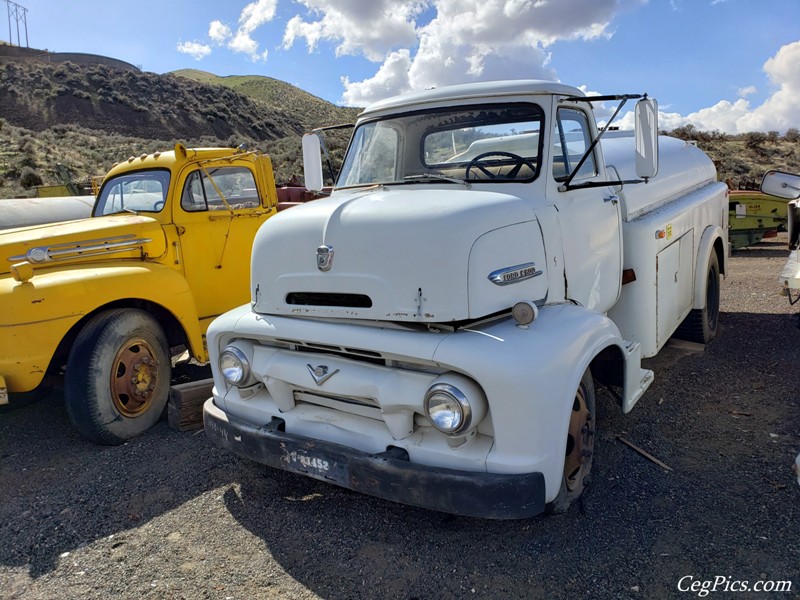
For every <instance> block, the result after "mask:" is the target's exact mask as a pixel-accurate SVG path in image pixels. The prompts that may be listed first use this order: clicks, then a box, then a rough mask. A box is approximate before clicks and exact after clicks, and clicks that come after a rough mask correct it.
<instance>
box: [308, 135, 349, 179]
mask: <svg viewBox="0 0 800 600" xmlns="http://www.w3.org/2000/svg"><path fill="white" fill-rule="evenodd" d="M355 126H356V124H355V123H341V124H339V125H328V126H326V127H317V128H315V129H312V130H311V133H316V134H317V137H318V138H319V145H320V147H321V148H322V154H323V155H324V156H325V164H326V165H327V166H328V173H329V174H330V176H331V182H332V183H333V184H334V185H335V184H336V177H337V176H338V173H334V172H333V162H332V161H331V155H330V153H329V152H328V147H327V145H326V144H325V136H324V134H323V133H324V132H325V131H331V130H335V129H352V128H353V127H355Z"/></svg>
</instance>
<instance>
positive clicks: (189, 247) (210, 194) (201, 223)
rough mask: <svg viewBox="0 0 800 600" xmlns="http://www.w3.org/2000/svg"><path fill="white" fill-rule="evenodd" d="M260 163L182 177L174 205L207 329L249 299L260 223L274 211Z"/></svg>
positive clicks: (187, 271)
mask: <svg viewBox="0 0 800 600" xmlns="http://www.w3.org/2000/svg"><path fill="white" fill-rule="evenodd" d="M256 164H258V163H256V162H252V161H249V162H243V161H242V162H238V163H235V164H230V163H225V164H223V165H219V163H217V164H216V165H208V166H205V167H201V168H195V169H193V170H191V171H190V172H188V173H186V174H184V176H182V180H181V181H179V182H178V183H179V184H180V186H181V187H180V188H179V189H180V194H181V196H180V202H176V203H175V205H174V209H173V210H174V213H173V214H174V223H175V225H176V227H177V230H178V235H179V240H180V248H179V255H180V261H181V263H182V265H183V270H184V274H185V276H186V279H187V280H188V282H189V286H190V288H191V289H192V291H193V292H194V295H195V299H196V303H197V313H198V315H199V316H200V320H201V323H202V329H203V330H205V328H206V326H207V324H208V322H209V321H210V320H211V319H213V318H214V317H216V316H218V315H220V314H222V313H223V312H225V311H227V310H230V309H231V308H234V307H236V306H239V305H241V304H244V303H246V302H247V301H248V300H249V298H250V292H249V290H250V287H249V279H250V250H251V247H252V243H253V237H254V236H255V234H256V231H257V230H258V228H259V226H260V225H261V223H263V222H264V220H265V219H266V218H267V217H268V216H270V215H271V214H273V213H274V212H275V208H274V207H272V206H268V204H269V201H268V200H267V199H268V198H271V196H272V195H273V194H272V193H269V191H268V190H266V189H259V186H261V187H265V186H266V185H268V183H267V182H264V181H263V178H261V177H258V176H257V175H256V173H255V172H254V166H255V165H256Z"/></svg>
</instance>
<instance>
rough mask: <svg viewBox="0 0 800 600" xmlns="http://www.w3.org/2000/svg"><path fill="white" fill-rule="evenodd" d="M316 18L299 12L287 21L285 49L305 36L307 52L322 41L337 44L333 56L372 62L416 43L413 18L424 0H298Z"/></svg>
mask: <svg viewBox="0 0 800 600" xmlns="http://www.w3.org/2000/svg"><path fill="white" fill-rule="evenodd" d="M297 2H298V4H302V5H303V6H305V7H306V9H308V12H309V13H311V14H312V15H315V16H318V17H319V18H318V19H317V20H313V21H307V20H304V19H303V17H301V16H300V15H296V16H294V17H292V19H290V20H289V22H288V23H287V25H286V31H285V33H284V37H283V46H284V48H291V47H292V46H293V45H294V43H295V42H296V41H297V40H298V39H300V38H304V39H305V41H306V45H307V47H308V50H309V51H313V50H315V49H316V48H317V46H318V45H319V43H320V42H321V41H327V42H330V43H333V44H335V45H336V55H337V56H344V55H348V54H350V55H356V54H363V55H364V56H365V57H366V58H367V59H369V60H371V61H373V62H379V61H381V60H383V59H384V57H385V56H386V55H387V53H388V52H390V51H391V50H393V49H396V48H399V47H410V46H413V45H415V44H416V41H417V37H416V23H415V17H416V16H417V15H418V14H419V13H420V12H421V11H422V10H423V8H424V7H425V5H426V4H427V0H371V1H369V2H364V0H297Z"/></svg>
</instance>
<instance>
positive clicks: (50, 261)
mask: <svg viewBox="0 0 800 600" xmlns="http://www.w3.org/2000/svg"><path fill="white" fill-rule="evenodd" d="M166 249H167V242H166V238H165V236H164V231H163V229H162V227H161V224H160V223H159V222H158V221H156V220H155V219H153V218H151V217H145V216H141V215H131V214H125V215H109V216H105V217H95V218H88V219H81V220H79V221H69V222H62V223H50V224H47V225H36V226H32V227H20V228H18V229H8V230H6V231H2V232H0V273H2V274H5V273H9V272H10V267H11V265H13V264H16V263H20V262H28V263H30V264H31V265H32V266H33V267H34V269H37V268H50V267H55V266H59V265H63V264H78V263H87V262H92V261H98V260H106V259H107V258H110V259H124V258H128V259H139V260H143V259H145V258H148V257H149V258H156V257H159V256H162V255H163V254H164V253H165V252H166Z"/></svg>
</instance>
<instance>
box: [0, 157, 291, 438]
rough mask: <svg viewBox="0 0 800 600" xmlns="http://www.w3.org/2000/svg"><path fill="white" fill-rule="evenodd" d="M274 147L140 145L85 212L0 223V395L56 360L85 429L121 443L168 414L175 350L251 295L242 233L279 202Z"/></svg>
mask: <svg viewBox="0 0 800 600" xmlns="http://www.w3.org/2000/svg"><path fill="white" fill-rule="evenodd" d="M277 203H278V202H277V196H276V190H275V182H274V180H273V175H272V167H271V163H270V160H269V157H268V156H266V155H262V154H261V153H260V152H258V151H246V150H244V149H232V148H201V149H187V148H185V147H184V146H183V145H182V144H177V145H176V146H175V148H174V149H173V150H172V151H167V152H155V153H153V154H143V155H141V156H138V157H130V158H129V159H127V160H125V161H122V162H120V163H118V164H116V165H115V166H114V167H113V168H112V169H111V170H110V171H109V172H108V174H107V175H106V176H105V178H104V180H103V183H102V186H101V188H100V190H99V194H98V196H97V199H96V202H95V204H94V208H93V209H92V216H91V217H90V218H85V219H79V220H72V221H68V222H53V223H47V224H42V225H37V226H31V227H21V228H15V229H9V230H5V231H3V232H1V233H0V252H1V253H2V262H3V263H4V267H3V268H2V269H0V307H2V309H0V313H2V315H3V316H2V317H0V348H2V353H1V354H0V402H4V401H6V402H7V401H8V399H9V394H10V399H11V400H12V401H13V400H14V398H15V397H16V396H17V394H19V395H22V394H29V393H31V392H35V391H37V390H42V389H47V387H48V386H49V385H51V384H52V383H53V381H54V380H55V379H56V378H58V377H60V375H61V372H62V371H63V372H64V393H65V399H66V403H67V408H68V412H69V415H70V417H71V419H72V421H73V423H74V424H75V425H76V427H77V428H78V430H79V431H80V432H81V433H82V434H83V435H84V436H85V437H87V438H89V439H92V440H94V441H97V442H101V443H109V444H115V443H121V442H123V441H125V440H126V439H129V438H131V437H133V436H135V435H138V434H139V433H141V432H143V431H145V430H146V429H147V428H149V427H150V426H151V425H152V424H153V423H155V422H156V421H157V420H158V418H159V417H160V416H161V414H162V413H163V409H164V407H165V404H166V401H167V397H168V391H169V384H170V372H171V366H172V364H171V357H172V356H173V355H174V354H176V353H180V352H182V351H183V350H184V349H185V350H188V351H189V353H190V355H191V356H192V357H193V358H195V359H196V360H198V361H200V362H205V361H206V360H207V351H206V345H205V332H206V329H207V327H208V324H209V323H210V322H211V321H212V320H213V319H214V318H215V317H216V316H218V315H220V314H222V313H223V312H225V311H227V310H229V309H230V308H233V307H234V306H237V305H239V304H241V303H242V302H244V301H246V300H247V297H248V284H247V280H248V273H249V266H250V246H251V243H252V240H253V238H254V236H255V234H256V232H257V230H258V228H259V226H260V225H261V224H262V223H263V222H264V221H265V220H266V219H267V218H269V217H271V216H272V215H274V214H275V213H276V212H277Z"/></svg>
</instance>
